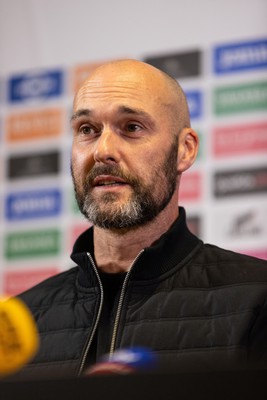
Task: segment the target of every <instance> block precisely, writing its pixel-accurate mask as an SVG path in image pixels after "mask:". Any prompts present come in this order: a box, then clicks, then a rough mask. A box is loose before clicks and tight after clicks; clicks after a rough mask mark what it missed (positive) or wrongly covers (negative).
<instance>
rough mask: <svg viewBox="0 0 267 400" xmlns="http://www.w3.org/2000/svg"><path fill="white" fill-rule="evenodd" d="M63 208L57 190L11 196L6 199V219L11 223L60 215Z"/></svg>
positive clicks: (59, 193)
mask: <svg viewBox="0 0 267 400" xmlns="http://www.w3.org/2000/svg"><path fill="white" fill-rule="evenodd" d="M61 208H62V196H61V192H60V191H59V190H57V189H47V190H36V191H29V192H20V193H15V194H10V195H8V196H7V198H6V219H8V220H10V221H17V220H24V219H30V218H40V217H51V216H55V215H58V214H59V213H60V212H61Z"/></svg>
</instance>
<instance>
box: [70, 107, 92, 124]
mask: <svg viewBox="0 0 267 400" xmlns="http://www.w3.org/2000/svg"><path fill="white" fill-rule="evenodd" d="M90 114H91V111H90V110H89V109H87V108H82V109H81V110H78V111H76V112H75V113H73V114H72V116H71V118H70V122H72V121H75V120H76V119H78V118H80V117H89V116H90Z"/></svg>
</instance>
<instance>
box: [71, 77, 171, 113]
mask: <svg viewBox="0 0 267 400" xmlns="http://www.w3.org/2000/svg"><path fill="white" fill-rule="evenodd" d="M164 89H165V90H164ZM166 102H168V100H167V96H166V85H164V84H163V82H162V81H161V80H160V79H159V77H155V76H152V75H149V74H148V73H140V71H138V72H136V71H131V70H129V71H126V72H125V71H123V72H122V73H118V72H115V71H104V73H102V74H101V73H99V74H96V75H93V76H92V77H91V78H90V79H88V80H87V81H86V82H85V83H84V85H83V86H82V87H81V88H80V90H79V91H78V93H77V95H76V97H75V100H74V111H77V109H79V108H86V107H92V105H95V106H97V105H98V104H102V103H104V104H105V105H106V106H108V107H112V106H116V104H127V105H129V106H133V107H137V108H140V107H141V108H144V109H145V108H150V107H159V106H160V105H161V104H164V103H166Z"/></svg>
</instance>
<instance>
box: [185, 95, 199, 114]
mask: <svg viewBox="0 0 267 400" xmlns="http://www.w3.org/2000/svg"><path fill="white" fill-rule="evenodd" d="M185 95H186V99H187V103H188V107H189V113H190V118H191V119H193V118H200V117H201V116H202V114H203V110H202V108H203V107H202V103H203V100H202V93H201V92H200V91H199V90H192V91H190V90H187V91H185Z"/></svg>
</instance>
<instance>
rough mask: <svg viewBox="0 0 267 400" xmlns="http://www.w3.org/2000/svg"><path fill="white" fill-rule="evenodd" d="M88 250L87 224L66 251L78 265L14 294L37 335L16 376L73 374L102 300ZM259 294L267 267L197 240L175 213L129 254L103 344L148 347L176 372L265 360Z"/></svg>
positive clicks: (264, 313) (265, 290)
mask: <svg viewBox="0 0 267 400" xmlns="http://www.w3.org/2000/svg"><path fill="white" fill-rule="evenodd" d="M90 252H91V253H92V254H93V242H92V228H91V229H89V230H88V231H86V232H84V233H83V234H82V235H81V236H80V237H79V238H78V240H77V241H76V244H75V246H74V250H73V254H72V258H73V260H75V262H76V263H77V265H78V267H74V268H72V269H70V270H68V271H66V272H63V273H61V274H59V275H57V276H55V277H52V278H50V279H48V280H46V281H44V282H42V283H41V284H39V285H37V286H36V287H34V288H33V289H30V290H28V291H27V292H25V293H23V294H22V295H21V296H20V297H21V298H22V299H23V300H24V301H25V302H26V303H27V305H28V306H29V308H30V309H31V311H32V312H33V314H34V316H35V318H36V321H37V325H38V328H39V332H40V338H41V347H40V351H39V352H38V354H37V356H36V357H35V358H34V360H33V362H32V363H31V364H30V365H29V366H27V367H26V368H24V369H23V370H22V371H21V374H20V376H21V377H22V378H25V377H27V378H28V377H31V378H32V377H35V376H38V377H40V376H72V375H78V374H79V373H81V372H82V370H83V366H84V365H83V363H84V361H85V358H86V355H87V353H88V352H89V353H90V344H91V341H92V338H93V335H94V332H95V330H96V329H97V322H98V318H99V314H100V312H101V304H102V296H103V294H102V289H101V285H100V282H99V278H98V275H97V273H96V268H95V267H94V265H93V261H92V257H91V256H90V255H88V254H87V253H90ZM266 295H267V262H266V261H262V260H259V259H255V258H252V257H247V256H243V255H240V254H236V253H233V252H230V251H226V250H223V249H220V248H218V247H216V246H212V245H208V244H203V243H202V241H200V240H199V239H198V238H197V237H195V236H194V235H192V234H191V233H190V232H189V231H188V229H187V227H186V222H185V212H184V210H183V209H180V216H179V218H178V219H177V221H176V222H175V223H174V224H173V226H172V227H171V229H170V230H169V231H168V232H167V233H165V234H164V235H163V236H162V237H161V238H160V239H159V240H158V241H157V242H156V243H155V244H154V245H153V246H151V247H149V248H146V249H144V250H143V252H141V253H140V254H139V255H138V257H137V259H136V261H135V262H134V265H133V267H132V269H131V271H130V272H129V273H128V275H127V276H126V279H125V282H124V286H123V290H122V294H121V303H120V304H121V307H120V306H119V309H118V312H117V320H116V322H115V326H114V328H113V343H111V347H112V349H113V348H115V349H117V348H125V347H127V348H129V347H131V346H136V345H141V346H146V347H149V348H151V349H153V350H154V351H155V352H156V353H157V355H158V357H159V360H160V361H161V362H163V363H164V362H166V363H169V364H172V363H173V364H175V368H176V370H177V371H186V370H189V369H190V370H192V369H193V370H198V369H200V370H203V369H207V370H209V369H216V368H217V369H224V368H231V367H232V366H234V365H235V363H236V362H238V363H241V364H242V363H243V362H245V361H246V360H248V359H256V358H258V357H260V358H261V359H262V360H263V362H265V361H264V360H267V304H266ZM266 366H267V363H266Z"/></svg>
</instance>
